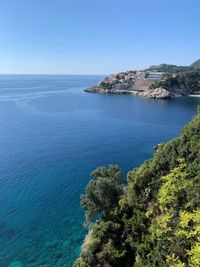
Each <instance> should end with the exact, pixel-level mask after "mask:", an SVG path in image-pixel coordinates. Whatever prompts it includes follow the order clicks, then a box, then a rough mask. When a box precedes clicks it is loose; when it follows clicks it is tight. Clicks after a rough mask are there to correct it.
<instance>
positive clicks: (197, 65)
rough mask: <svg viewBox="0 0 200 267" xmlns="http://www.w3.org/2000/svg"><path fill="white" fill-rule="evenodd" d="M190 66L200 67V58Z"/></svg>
mask: <svg viewBox="0 0 200 267" xmlns="http://www.w3.org/2000/svg"><path fill="white" fill-rule="evenodd" d="M190 67H192V68H193V69H200V59H199V60H197V61H195V62H194V63H192V65H191V66H190Z"/></svg>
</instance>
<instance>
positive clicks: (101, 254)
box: [75, 108, 200, 267]
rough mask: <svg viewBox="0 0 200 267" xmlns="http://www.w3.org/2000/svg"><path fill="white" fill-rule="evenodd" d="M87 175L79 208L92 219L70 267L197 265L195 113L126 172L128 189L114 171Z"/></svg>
mask: <svg viewBox="0 0 200 267" xmlns="http://www.w3.org/2000/svg"><path fill="white" fill-rule="evenodd" d="M93 175H94V176H93V180H92V182H90V184H89V185H88V187H87V189H86V192H85V194H84V195H83V198H82V200H83V202H82V205H83V207H84V208H85V210H86V214H87V215H90V216H91V215H92V216H93V218H95V217H94V216H95V214H96V215H97V217H98V220H97V221H96V222H94V220H93V223H91V224H90V226H89V229H90V231H89V234H88V236H87V238H86V240H85V242H84V245H83V247H82V251H81V254H80V257H79V259H77V261H76V263H75V266H77V267H101V266H102V267H103V266H104V267H105V266H107V267H119V266H123V267H159V266H160V267H174V266H181V267H186V266H191V267H197V266H200V257H199V255H200V108H199V112H198V115H197V116H196V117H195V118H194V119H193V120H192V121H191V122H190V123H189V124H188V125H187V126H186V127H185V128H184V129H183V132H182V134H181V135H180V136H179V137H177V138H176V139H174V140H172V141H170V142H168V143H166V144H161V145H159V147H158V149H157V150H156V152H155V154H154V156H153V158H152V159H150V160H148V161H145V162H144V164H142V165H141V166H140V167H139V168H136V169H134V170H132V171H130V172H129V173H128V177H127V180H128V185H126V186H124V184H120V179H119V178H120V171H119V167H116V166H113V167H109V168H101V169H97V170H96V171H95V172H94V173H93ZM114 181H115V184H113V183H114ZM120 187H121V189H120ZM113 199H114V200H115V201H113ZM107 203H111V205H110V204H109V205H107ZM91 207H92V209H91ZM105 211H106V212H105Z"/></svg>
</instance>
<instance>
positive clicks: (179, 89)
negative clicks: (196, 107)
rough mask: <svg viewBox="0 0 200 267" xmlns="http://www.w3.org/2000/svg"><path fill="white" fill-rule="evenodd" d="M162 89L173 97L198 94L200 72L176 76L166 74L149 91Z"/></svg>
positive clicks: (193, 71) (195, 71)
mask: <svg viewBox="0 0 200 267" xmlns="http://www.w3.org/2000/svg"><path fill="white" fill-rule="evenodd" d="M159 87H162V88H164V89H166V90H167V91H169V92H171V93H173V94H174V95H188V94H194V93H197V94H198V93H200V70H190V71H185V72H181V73H178V74H166V75H165V78H164V79H163V80H161V81H156V82H154V83H153V84H152V85H151V86H150V89H155V88H159Z"/></svg>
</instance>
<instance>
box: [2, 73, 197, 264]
mask: <svg viewBox="0 0 200 267" xmlns="http://www.w3.org/2000/svg"><path fill="white" fill-rule="evenodd" d="M101 78H102V77H101V76H64V75H63V76H59V75H53V76H47V75H39V76H32V75H25V76H23V75H18V76H9V75H4V76H3V75H1V76H0V129H1V134H0V267H5V266H9V265H10V264H12V263H16V266H17V262H15V261H20V262H21V263H22V264H23V266H27V267H34V266H35V267H36V266H37V267H38V266H41V267H42V266H43V267H44V266H45V267H47V266H48V267H62V266H65V267H71V266H72V263H73V260H74V259H75V258H76V257H77V255H78V254H79V249H80V245H81V243H82V241H83V238H84V235H85V230H84V228H83V227H82V223H83V211H82V210H81V208H80V206H79V196H80V194H81V193H82V192H83V191H84V188H85V186H86V184H87V182H88V180H89V173H90V172H91V171H92V170H93V169H94V168H96V167H98V166H102V165H107V164H109V163H118V164H120V165H121V167H122V168H123V170H124V173H126V172H127V171H128V170H130V169H131V168H133V167H135V166H138V165H139V164H140V163H142V162H143V160H145V159H147V158H149V157H150V156H151V155H152V153H153V146H154V145H155V144H157V143H160V142H163V141H167V140H169V139H171V138H173V137H175V136H176V135H178V134H179V132H180V129H181V128H182V126H183V125H184V124H186V123H187V122H188V121H189V120H191V118H192V117H193V116H194V114H195V113H196V106H197V103H200V99H198V98H177V99H175V100H171V101H168V100H165V101H163V100H157V101H156V100H151V99H143V98H139V97H136V96H125V95H123V96H119V95H113V96H112V95H98V94H87V93H84V92H83V89H84V88H85V87H88V86H90V85H93V84H95V83H96V82H98V81H99V80H100V79H101ZM11 266H12V265H11Z"/></svg>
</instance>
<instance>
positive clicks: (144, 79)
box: [85, 60, 200, 99]
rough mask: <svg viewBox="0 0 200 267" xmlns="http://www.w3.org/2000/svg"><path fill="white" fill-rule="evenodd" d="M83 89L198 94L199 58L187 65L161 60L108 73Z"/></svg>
mask: <svg viewBox="0 0 200 267" xmlns="http://www.w3.org/2000/svg"><path fill="white" fill-rule="evenodd" d="M85 91H86V92H92V93H103V94H135V95H138V96H143V97H149V98H155V99H164V98H173V97H176V96H187V95H195V96H200V60H197V61H195V62H194V63H193V64H191V65H190V66H176V65H168V64H161V65H158V66H151V67H149V68H148V69H145V70H139V71H138V70H135V71H125V72H120V73H116V74H111V75H110V76H108V77H106V78H105V79H103V80H102V81H100V83H99V84H97V85H94V86H92V87H90V88H87V89H85Z"/></svg>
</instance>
